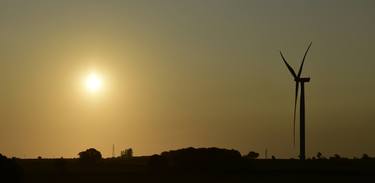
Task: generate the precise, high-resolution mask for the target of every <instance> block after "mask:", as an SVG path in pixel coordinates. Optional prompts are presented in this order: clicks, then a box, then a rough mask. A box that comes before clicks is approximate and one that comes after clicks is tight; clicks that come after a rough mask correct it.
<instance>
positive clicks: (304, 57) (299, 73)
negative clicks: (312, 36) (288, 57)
mask: <svg viewBox="0 0 375 183" xmlns="http://www.w3.org/2000/svg"><path fill="white" fill-rule="evenodd" d="M311 44H312V42H310V44H309V46H308V47H307V49H306V51H305V55H303V59H302V63H301V66H300V67H299V71H298V78H299V77H301V73H302V68H303V64H304V63H305V59H306V55H307V52H309V50H310V47H311Z"/></svg>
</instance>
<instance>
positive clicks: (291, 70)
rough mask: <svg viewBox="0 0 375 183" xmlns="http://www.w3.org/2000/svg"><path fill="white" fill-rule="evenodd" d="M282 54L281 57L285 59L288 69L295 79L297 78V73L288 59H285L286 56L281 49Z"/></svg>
mask: <svg viewBox="0 0 375 183" xmlns="http://www.w3.org/2000/svg"><path fill="white" fill-rule="evenodd" d="M280 55H281V58H282V59H283V61H284V63H285V65H286V67H288V70H289V71H290V73H292V75H293V77H294V79H295V78H297V75H296V73H295V72H294V70H293V68H292V67H291V66H290V65H289V64H288V62H287V61H286V59H285V57H284V55H283V53H282V52H281V51H280Z"/></svg>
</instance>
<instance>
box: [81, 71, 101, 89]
mask: <svg viewBox="0 0 375 183" xmlns="http://www.w3.org/2000/svg"><path fill="white" fill-rule="evenodd" d="M102 84H103V83H102V78H101V77H100V76H99V75H98V74H97V73H90V74H89V75H87V76H86V79H85V87H86V89H87V91H89V92H90V93H96V92H98V91H99V90H100V89H101V88H102Z"/></svg>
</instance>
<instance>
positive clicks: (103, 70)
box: [0, 0, 375, 158]
mask: <svg viewBox="0 0 375 183" xmlns="http://www.w3.org/2000/svg"><path fill="white" fill-rule="evenodd" d="M374 19H375V2H374V1H373V0H368V1H365V0H362V1H361V0H358V1H357V0H351V1H347V0H309V1H308V0H283V1H280V0H267V1H266V0H258V1H252V0H225V1H224V0H185V1H182V0H180V1H176V0H165V1H160V0H149V1H141V0H134V1H126V0H117V1H109V0H107V1H101V0H98V1H95V0H90V1H89V0H87V1H80V0H71V1H70V0H60V1H56V0H45V1H42V0H24V1H20V0H0V153H2V154H4V155H6V156H10V157H12V156H17V157H31V158H35V157H37V156H42V157H60V156H64V157H76V156H77V153H78V152H80V151H82V150H85V149H87V148H89V147H95V148H97V149H98V150H99V151H101V152H102V153H103V155H104V156H106V157H107V156H110V155H111V154H112V144H115V146H116V153H117V154H119V151H120V150H122V149H124V148H128V147H132V148H133V149H134V152H135V155H150V154H156V153H160V152H162V151H164V150H170V149H178V148H182V147H189V146H194V147H211V146H216V147H223V148H234V149H237V150H240V151H241V153H247V152H248V151H250V150H254V151H257V152H260V153H262V156H263V152H264V150H265V148H268V152H269V154H270V155H272V154H273V155H276V156H277V157H287V158H289V157H297V155H298V150H299V149H298V146H297V147H295V148H293V147H292V119H293V115H292V114H293V95H294V93H293V92H294V82H293V79H292V77H291V75H290V74H289V72H288V71H287V69H286V67H285V66H284V65H283V63H282V61H281V59H280V56H279V54H278V51H279V50H280V49H281V50H283V51H284V53H285V56H286V57H287V59H288V60H289V62H290V64H291V65H293V66H294V67H298V66H299V63H300V60H301V57H302V56H303V52H304V51H305V49H306V47H307V45H308V43H309V41H313V45H312V47H311V50H310V54H309V55H308V57H307V60H306V63H305V70H304V71H303V75H304V76H310V77H311V82H310V83H308V84H307V85H306V98H307V101H306V102H307V106H306V108H307V112H306V113H307V114H306V115H307V119H306V123H307V124H306V126H307V129H306V134H307V136H306V138H307V146H306V150H307V154H308V156H311V155H315V154H316V153H317V152H322V153H323V154H326V155H331V154H333V153H338V154H340V155H344V156H349V157H352V156H360V155H361V154H362V153H368V154H369V155H375V146H374V144H375V135H374V131H375V96H374V94H375V72H374V69H375V54H374V51H375V46H374V42H375V24H374ZM93 71H95V72H97V73H99V74H100V75H101V76H102V77H103V88H102V90H101V91H100V92H98V93H95V94H92V93H91V94H90V93H88V92H87V91H86V90H85V88H84V86H83V81H82V80H83V78H85V76H86V75H87V74H88V73H90V72H93ZM297 129H298V128H297ZM297 132H298V131H297Z"/></svg>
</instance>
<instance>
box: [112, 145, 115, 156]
mask: <svg viewBox="0 0 375 183" xmlns="http://www.w3.org/2000/svg"><path fill="white" fill-rule="evenodd" d="M114 157H115V144H113V145H112V158H114Z"/></svg>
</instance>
